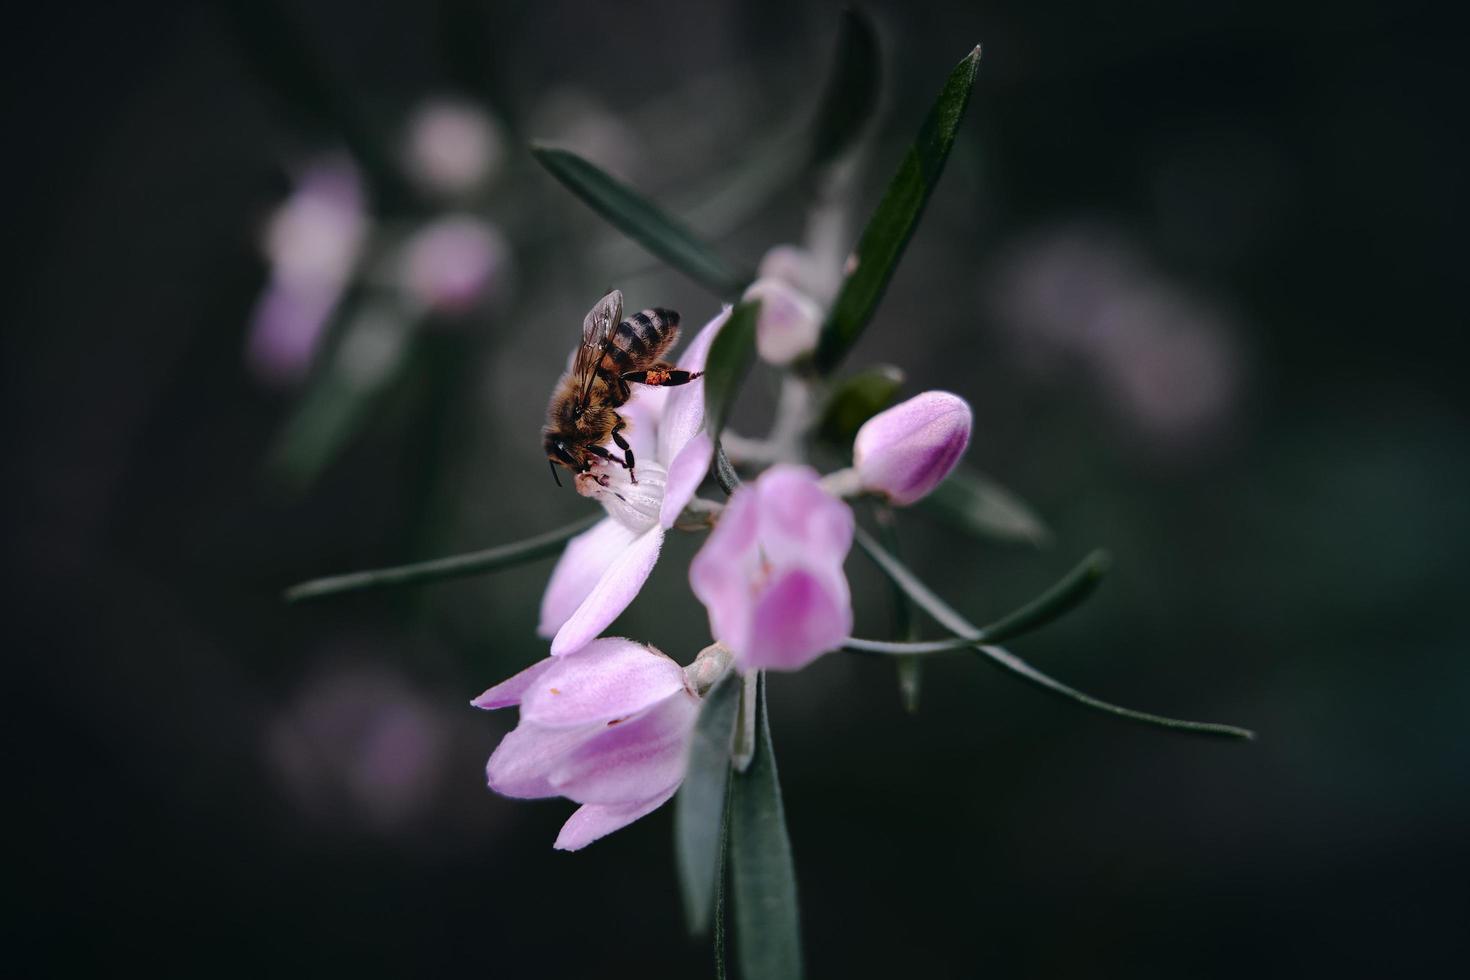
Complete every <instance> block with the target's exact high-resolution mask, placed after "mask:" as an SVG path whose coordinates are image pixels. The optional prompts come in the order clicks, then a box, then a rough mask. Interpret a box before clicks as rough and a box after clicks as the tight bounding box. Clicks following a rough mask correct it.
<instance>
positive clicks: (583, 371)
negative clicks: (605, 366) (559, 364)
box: [572, 289, 623, 404]
mask: <svg viewBox="0 0 1470 980" xmlns="http://www.w3.org/2000/svg"><path fill="white" fill-rule="evenodd" d="M622 319H623V294H622V291H621V290H617V289H614V290H613V291H612V292H610V293H608V294H607V295H606V296H604V297H602V299H600V300H598V301H597V305H596V306H594V307H592V309H591V310H589V311H588V313H587V317H586V319H584V320H583V321H582V345H581V346H580V347H578V348H577V359H576V360H575V361H574V362H573V364H572V374H573V376H574V377H576V379H577V387H578V388H579V389H580V390H581V392H582V402H583V404H585V403H586V401H587V395H588V393H589V392H590V391H591V390H592V382H593V380H594V379H595V378H596V377H597V365H598V364H599V363H600V362H601V361H602V354H603V351H605V350H606V349H607V338H608V335H609V334H611V333H612V330H613V328H614V327H616V326H617V325H618V323H619V322H620V321H621V320H622Z"/></svg>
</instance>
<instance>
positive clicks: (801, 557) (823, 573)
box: [689, 464, 853, 671]
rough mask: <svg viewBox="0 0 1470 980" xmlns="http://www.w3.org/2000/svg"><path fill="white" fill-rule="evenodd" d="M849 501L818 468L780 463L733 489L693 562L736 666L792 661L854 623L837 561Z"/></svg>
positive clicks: (781, 666) (845, 540) (802, 661)
mask: <svg viewBox="0 0 1470 980" xmlns="http://www.w3.org/2000/svg"><path fill="white" fill-rule="evenodd" d="M852 529H853V517H852V510H851V509H850V508H848V506H847V505H846V504H844V503H842V501H840V500H837V499H835V498H833V497H831V496H830V495H828V493H827V492H826V491H825V490H823V489H822V486H821V483H820V482H819V480H818V478H817V474H816V472H815V471H814V470H812V469H810V468H809V467H805V466H793V465H789V464H782V465H778V466H773V467H771V468H770V469H769V470H767V471H766V472H764V473H762V474H761V475H760V478H759V479H757V480H756V481H755V483H754V484H747V485H745V486H742V487H740V489H738V490H736V491H735V494H734V495H733V496H732V497H731V498H730V502H729V503H728V504H727V505H726V506H725V510H724V513H722V514H721V515H720V521H719V523H718V524H717V525H716V526H715V529H714V530H713V531H712V532H711V533H710V536H709V540H708V541H706V542H705V544H704V547H703V548H701V549H700V550H699V554H697V555H695V556H694V562H693V564H691V565H690V566H689V583H690V585H691V587H692V588H693V589H694V594H695V595H697V596H698V597H699V600H700V601H701V602H703V603H704V605H705V608H706V609H707V610H708V611H709V621H710V629H711V631H712V632H713V633H714V636H715V639H716V640H718V641H719V642H720V643H722V644H724V645H725V646H726V647H728V648H729V649H730V650H731V652H732V653H733V654H734V656H735V664H736V666H737V667H739V668H740V669H741V670H742V671H749V670H765V669H771V670H798V669H800V668H801V667H804V666H806V665H807V664H808V663H810V662H811V661H813V660H815V659H816V658H817V657H818V656H820V655H821V654H823V653H825V652H827V651H828V650H833V649H836V648H837V647H838V646H840V645H841V644H842V640H843V638H844V637H846V636H847V635H848V634H849V633H850V632H851V631H852V597H851V595H850V593H849V592H848V587H847V577H846V576H845V575H844V574H843V572H842V563H843V561H844V560H845V559H846V558H847V552H848V549H850V548H851V547H852Z"/></svg>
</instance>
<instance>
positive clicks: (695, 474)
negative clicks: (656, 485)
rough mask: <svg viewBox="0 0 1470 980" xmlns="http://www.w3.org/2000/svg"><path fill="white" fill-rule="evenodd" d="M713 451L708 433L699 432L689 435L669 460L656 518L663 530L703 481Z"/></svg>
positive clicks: (677, 515) (673, 519)
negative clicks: (686, 442) (685, 443)
mask: <svg viewBox="0 0 1470 980" xmlns="http://www.w3.org/2000/svg"><path fill="white" fill-rule="evenodd" d="M714 454H715V447H714V444H713V443H711V442H710V439H709V434H708V433H705V432H701V433H699V434H698V435H696V436H695V437H694V438H693V439H690V440H689V442H688V444H687V445H685V446H684V448H683V449H681V450H680V451H679V455H677V456H675V457H674V460H673V462H671V463H670V464H669V472H668V476H667V477H666V480H665V484H664V502H663V506H662V507H661V508H660V510H659V514H658V522H659V524H661V525H662V526H663V528H664V529H665V530H667V529H669V528H671V527H673V526H674V522H675V521H677V520H678V519H679V515H680V514H681V513H683V511H684V505H685V504H687V503H689V500H690V498H691V497H693V496H694V491H696V490H698V489H699V485H700V484H701V483H703V482H704V475H705V474H706V473H708V472H709V463H710V460H711V459H712V458H713V457H714Z"/></svg>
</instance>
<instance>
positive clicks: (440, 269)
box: [400, 214, 510, 315]
mask: <svg viewBox="0 0 1470 980" xmlns="http://www.w3.org/2000/svg"><path fill="white" fill-rule="evenodd" d="M509 259H510V245H509V244H508V243H507V242H506V240H505V236H504V235H502V234H501V233H500V231H499V230H498V229H497V228H496V227H495V226H494V225H491V224H488V223H486V222H484V221H481V220H480V219H479V218H476V217H474V216H472V215H467V214H452V215H448V216H446V217H443V218H438V219H436V220H435V221H433V222H431V223H430V224H427V225H425V226H424V227H422V228H420V229H418V230H417V231H416V232H414V234H413V236H412V237H411V238H409V240H408V241H407V242H406V243H405V244H404V246H403V253H402V255H401V257H400V266H401V268H400V276H401V278H402V281H403V284H404V286H405V287H406V288H407V289H408V291H409V293H410V294H411V295H412V296H413V297H414V298H416V299H417V300H418V301H419V302H420V303H422V304H423V305H424V306H427V307H428V308H429V309H431V310H433V311H434V312H436V313H444V314H449V315H455V314H462V313H467V312H469V311H471V310H473V309H474V308H475V307H476V306H477V305H479V304H480V302H481V301H482V300H484V299H486V298H488V297H490V296H492V295H493V294H494V293H495V292H496V291H497V290H498V288H499V287H500V286H501V285H502V281H503V280H504V278H505V272H506V266H507V265H508V263H509Z"/></svg>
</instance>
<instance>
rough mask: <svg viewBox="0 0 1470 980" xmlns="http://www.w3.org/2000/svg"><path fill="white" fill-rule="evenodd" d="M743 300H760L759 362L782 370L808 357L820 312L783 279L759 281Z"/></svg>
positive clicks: (819, 324)
mask: <svg viewBox="0 0 1470 980" xmlns="http://www.w3.org/2000/svg"><path fill="white" fill-rule="evenodd" d="M744 298H745V299H747V300H760V304H761V308H760V316H759V318H758V319H757V320H756V324H755V348H756V351H757V352H758V353H759V354H760V356H761V360H763V361H765V362H766V363H767V364H774V365H775V366H777V367H783V366H785V365H787V364H790V363H791V362H792V361H795V360H796V359H798V358H800V357H804V356H805V355H807V354H810V353H811V352H812V351H813V350H815V349H816V347H817V336H818V334H820V333H821V330H822V308H821V307H820V306H818V305H817V304H816V302H815V301H814V300H813V299H812V298H811V297H810V296H808V295H806V294H805V293H803V292H802V291H801V290H799V289H797V288H796V287H795V286H793V285H791V284H790V283H788V282H786V281H785V280H783V279H776V278H762V279H757V280H756V281H755V282H753V283H751V284H750V286H749V288H747V289H746V290H745V296H744Z"/></svg>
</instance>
